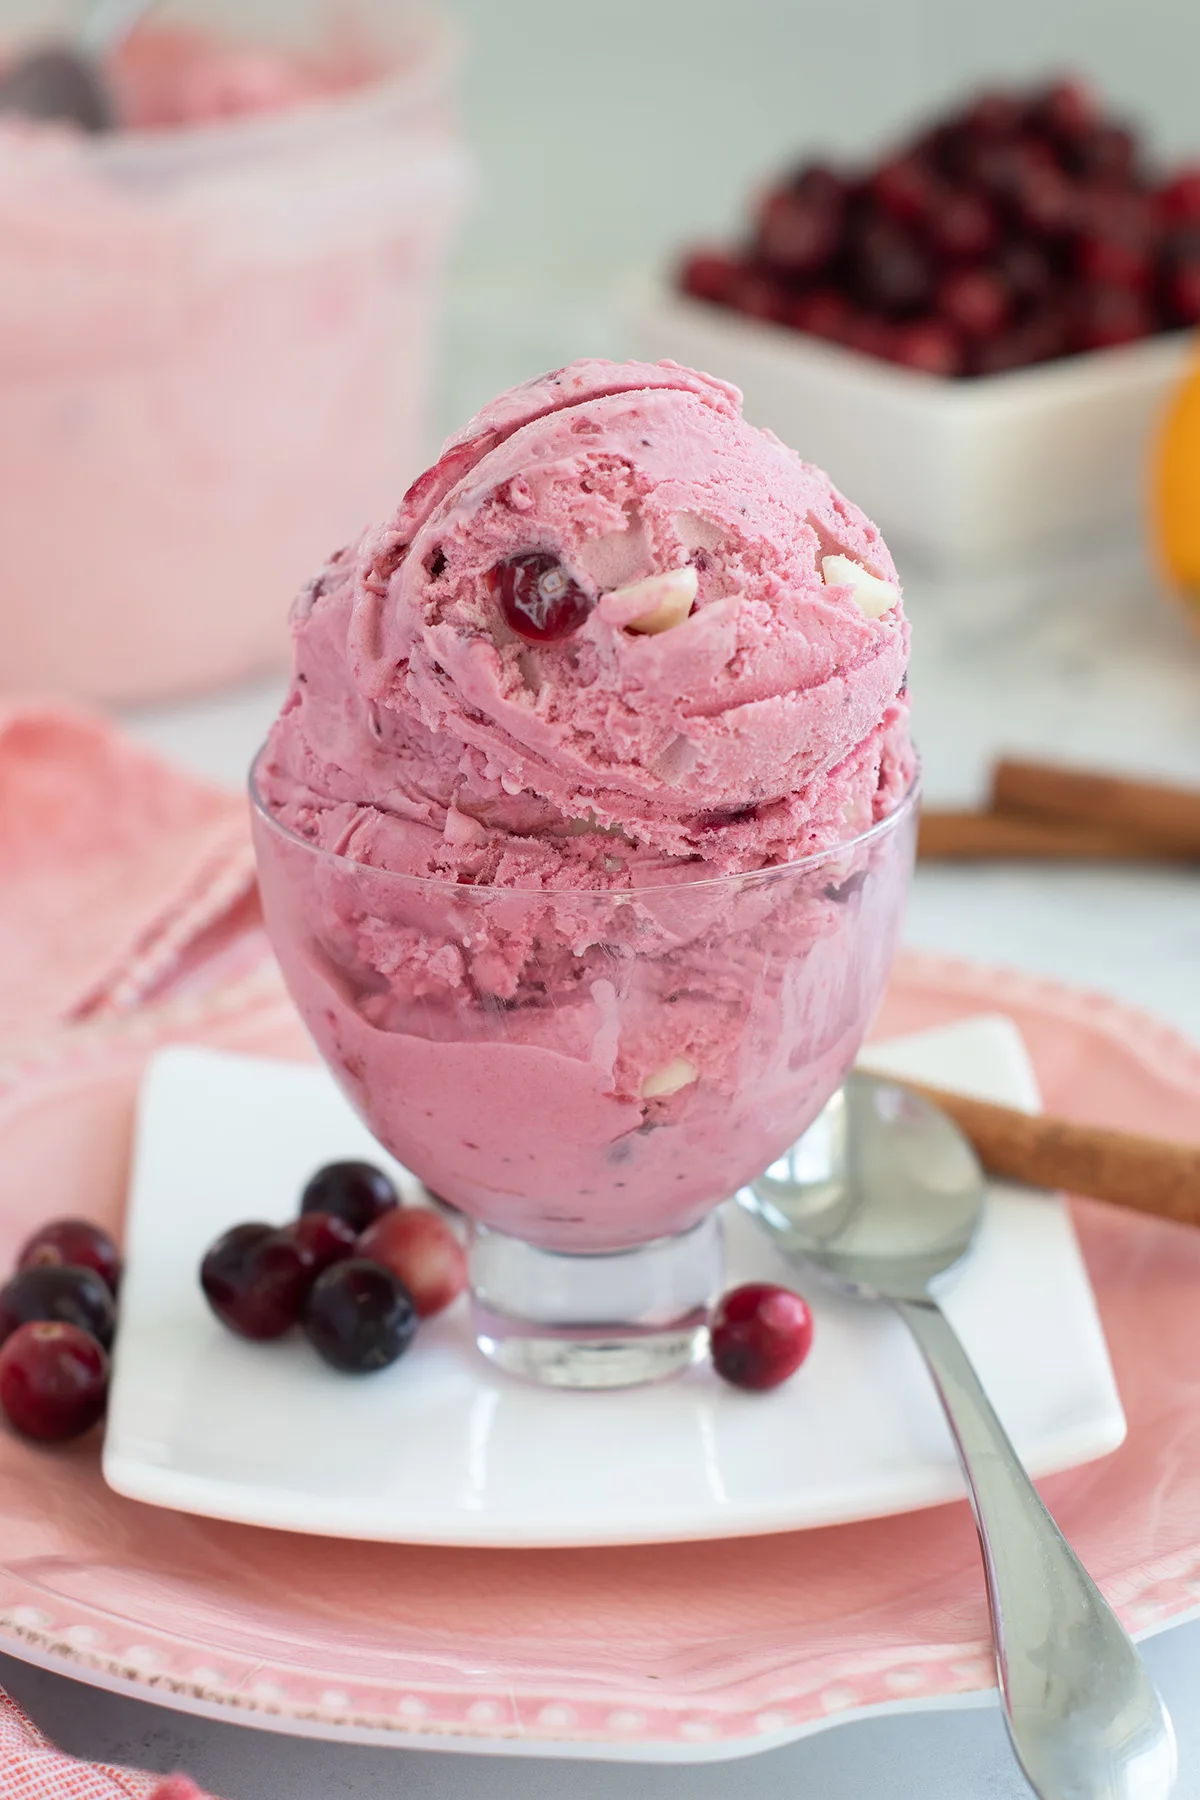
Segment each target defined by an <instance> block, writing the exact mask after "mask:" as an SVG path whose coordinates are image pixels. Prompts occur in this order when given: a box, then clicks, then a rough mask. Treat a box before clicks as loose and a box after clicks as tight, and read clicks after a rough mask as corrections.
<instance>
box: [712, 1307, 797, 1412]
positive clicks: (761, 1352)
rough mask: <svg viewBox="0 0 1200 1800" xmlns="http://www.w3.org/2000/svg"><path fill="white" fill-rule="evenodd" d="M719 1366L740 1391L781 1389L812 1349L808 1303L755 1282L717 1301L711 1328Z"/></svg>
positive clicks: (717, 1368)
mask: <svg viewBox="0 0 1200 1800" xmlns="http://www.w3.org/2000/svg"><path fill="white" fill-rule="evenodd" d="M709 1333H710V1339H711V1344H712V1360H713V1367H714V1368H715V1369H716V1371H717V1374H718V1375H723V1376H724V1378H725V1380H726V1381H729V1382H732V1384H733V1386H734V1387H741V1388H754V1389H758V1390H762V1389H764V1388H773V1387H778V1386H779V1384H780V1382H782V1381H786V1380H787V1378H788V1376H789V1375H794V1374H795V1373H796V1370H797V1369H798V1368H799V1367H800V1364H801V1363H802V1362H803V1361H804V1359H805V1357H806V1356H807V1355H808V1353H809V1351H810V1350H811V1348H812V1340H813V1319H812V1314H811V1312H810V1311H809V1310H808V1306H807V1303H806V1302H805V1301H804V1300H802V1299H801V1298H800V1295H799V1294H793V1293H791V1292H790V1291H789V1290H788V1289H787V1288H781V1287H772V1286H771V1285H770V1284H769V1283H768V1282H762V1281H751V1282H748V1283H747V1284H746V1286H745V1287H739V1288H734V1289H733V1290H732V1291H731V1292H730V1293H728V1294H725V1295H723V1296H722V1298H721V1299H720V1300H719V1301H718V1302H717V1306H716V1310H715V1311H714V1313H713V1316H712V1319H711V1321H710V1325H709Z"/></svg>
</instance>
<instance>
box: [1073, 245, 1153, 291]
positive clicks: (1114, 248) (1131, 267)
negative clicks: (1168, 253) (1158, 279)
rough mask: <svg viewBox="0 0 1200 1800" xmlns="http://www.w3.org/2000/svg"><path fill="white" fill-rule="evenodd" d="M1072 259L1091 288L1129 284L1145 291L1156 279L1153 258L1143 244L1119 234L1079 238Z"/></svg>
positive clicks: (1128, 286) (1077, 271) (1079, 273)
mask: <svg viewBox="0 0 1200 1800" xmlns="http://www.w3.org/2000/svg"><path fill="white" fill-rule="evenodd" d="M1072 261H1073V263H1074V266H1075V271H1076V273H1077V274H1078V276H1079V278H1080V280H1081V281H1083V282H1084V283H1085V284H1086V285H1087V286H1088V287H1127V288H1136V289H1137V290H1139V291H1144V290H1145V289H1146V288H1148V287H1149V286H1150V283H1151V282H1152V280H1153V279H1154V257H1153V255H1152V254H1151V252H1150V250H1149V248H1148V247H1147V246H1146V245H1145V244H1142V243H1137V242H1132V241H1130V240H1129V239H1128V238H1119V237H1080V238H1077V239H1076V240H1075V246H1074V251H1073V255H1072Z"/></svg>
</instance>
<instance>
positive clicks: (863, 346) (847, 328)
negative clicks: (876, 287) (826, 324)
mask: <svg viewBox="0 0 1200 1800" xmlns="http://www.w3.org/2000/svg"><path fill="white" fill-rule="evenodd" d="M895 336H896V326H895V325H894V324H893V323H892V321H891V320H890V319H881V318H880V317H879V315H878V313H869V312H863V311H862V310H861V309H860V308H858V307H851V308H850V309H849V310H848V312H847V314H846V317H845V318H844V319H843V321H842V325H841V328H840V330H839V331H838V334H837V341H838V343H839V344H844V345H845V347H846V349H847V350H857V351H858V352H859V354H860V356H878V357H882V358H884V359H885V360H890V358H891V356H892V351H893V347H894V343H895Z"/></svg>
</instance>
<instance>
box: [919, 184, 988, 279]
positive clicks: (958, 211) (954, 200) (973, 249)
mask: <svg viewBox="0 0 1200 1800" xmlns="http://www.w3.org/2000/svg"><path fill="white" fill-rule="evenodd" d="M926 232H927V235H928V238H929V242H930V244H931V245H932V246H933V248H934V249H935V250H936V251H937V253H938V255H939V256H942V257H945V258H946V259H947V260H948V261H950V262H977V261H979V260H980V259H981V258H983V257H985V256H989V255H990V254H991V252H992V251H993V250H994V249H995V247H996V243H997V240H998V238H999V235H1000V226H999V221H998V220H997V218H996V212H995V208H994V207H993V206H991V205H990V203H989V202H988V201H987V200H985V199H984V198H983V196H982V195H980V194H972V193H969V192H967V190H966V189H948V190H947V192H946V193H945V195H944V196H943V198H942V199H941V200H940V201H939V203H938V205H937V207H936V208H935V210H934V211H933V212H932V213H931V214H930V216H929V219H928V221H927V223H926Z"/></svg>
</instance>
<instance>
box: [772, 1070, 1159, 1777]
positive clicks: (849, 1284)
mask: <svg viewBox="0 0 1200 1800" xmlns="http://www.w3.org/2000/svg"><path fill="white" fill-rule="evenodd" d="M985 1195H986V1188H985V1185H984V1179H983V1173H982V1170H981V1169H980V1166H979V1163H978V1160H977V1159H976V1156H975V1153H974V1151H973V1150H972V1148H971V1146H970V1144H969V1143H968V1142H967V1140H966V1138H965V1137H963V1135H962V1134H961V1132H960V1131H959V1130H958V1127H957V1126H956V1125H955V1124H953V1123H952V1121H951V1120H950V1119H949V1118H947V1116H946V1115H945V1114H944V1113H943V1112H941V1111H939V1109H938V1108H937V1107H935V1106H934V1105H932V1104H931V1102H929V1101H927V1100H925V1099H922V1098H920V1097H919V1096H918V1095H916V1094H912V1093H910V1092H909V1091H908V1090H907V1089H906V1088H904V1087H902V1086H900V1085H899V1084H898V1083H896V1082H893V1081H886V1080H882V1079H880V1078H879V1077H877V1076H872V1075H865V1074H854V1075H851V1076H850V1077H849V1078H848V1080H847V1081H846V1084H845V1086H844V1087H843V1089H842V1090H841V1092H840V1093H839V1094H837V1095H836V1096H835V1097H834V1099H833V1100H832V1101H831V1102H830V1104H829V1105H828V1106H827V1107H826V1109H825V1111H824V1113H823V1114H822V1115H821V1117H820V1118H819V1119H818V1120H817V1122H816V1123H815V1125H814V1126H813V1127H812V1129H811V1130H810V1131H808V1132H806V1133H805V1135H804V1137H803V1138H801V1139H800V1140H799V1142H798V1143H796V1144H794V1145H793V1146H792V1148H791V1149H790V1150H788V1151H787V1152H785V1154H784V1155H783V1156H781V1157H780V1158H779V1159H778V1160H777V1161H776V1162H774V1163H773V1164H772V1165H771V1167H770V1168H769V1169H768V1170H767V1172H766V1174H765V1175H762V1176H760V1177H759V1179H758V1180H757V1181H755V1182H753V1183H751V1185H750V1186H749V1187H746V1188H744V1189H743V1190H742V1192H741V1193H740V1194H739V1196H738V1199H739V1201H740V1202H741V1204H742V1205H743V1206H744V1207H745V1208H746V1209H747V1210H748V1211H749V1212H751V1213H753V1215H754V1216H755V1218H757V1219H758V1220H759V1222H760V1223H761V1224H762V1225H763V1226H764V1227H765V1228H766V1230H767V1231H769V1232H770V1234H771V1235H772V1237H773V1238H774V1239H775V1240H776V1243H777V1245H778V1247H779V1248H780V1249H781V1250H782V1251H783V1252H784V1253H785V1254H786V1255H787V1256H790V1257H793V1258H795V1259H797V1260H799V1261H802V1262H804V1263H807V1264H808V1265H809V1266H810V1267H812V1268H813V1269H814V1270H815V1271H816V1272H817V1273H819V1274H820V1275H821V1276H822V1277H824V1278H825V1279H826V1280H828V1281H830V1282H832V1283H833V1284H834V1285H835V1286H836V1287H838V1288H840V1289H841V1290H842V1291H843V1292H846V1293H850V1294H854V1295H856V1296H858V1297H859V1298H861V1299H864V1300H874V1301H886V1302H889V1303H890V1304H891V1305H893V1306H894V1307H895V1308H896V1311H897V1312H898V1313H899V1314H900V1317H901V1318H902V1319H903V1320H904V1322H905V1324H906V1325H907V1326H908V1328H909V1330H910V1331H911V1332H912V1334H913V1336H914V1337H915V1339H916V1341H917V1343H918V1345H919V1347H920V1349H921V1353H922V1355H923V1356H924V1358H925V1361H926V1364H927V1365H928V1368H929V1371H930V1373H931V1375H932V1376H933V1379H934V1383H935V1385H936V1387H937V1390H938V1395H939V1398H940V1399H941V1402H942V1405H943V1407H944V1408H945V1411H946V1418H947V1421H948V1423H949V1425H950V1430H951V1433H952V1435H953V1438H954V1443H955V1448H956V1450H957V1452H958V1457H959V1461H960V1463H961V1464H962V1469H963V1474H964V1475H965V1477H966V1481H967V1488H968V1492H969V1494H970V1498H971V1505H972V1508H973V1510H974V1513H975V1521H976V1524H977V1525H978V1527H979V1539H980V1547H981V1549H982V1553H983V1564H984V1574H985V1578H986V1582H987V1594H988V1607H989V1612H990V1616H991V1625H992V1642H993V1646H994V1648H995V1653H996V1670H997V1676H998V1679H999V1684H1000V1694H1001V1699H1002V1702H1003V1705H1004V1714H1005V1722H1006V1724H1007V1726H1008V1734H1009V1737H1010V1739H1011V1741H1012V1746H1013V1749H1014V1751H1015V1752H1016V1756H1017V1759H1018V1761H1019V1762H1020V1764H1021V1767H1022V1769H1023V1770H1024V1772H1025V1774H1026V1776H1027V1778H1028V1780H1029V1783H1030V1786H1031V1787H1032V1789H1033V1791H1034V1792H1035V1793H1036V1794H1037V1795H1038V1796H1039V1800H1168V1797H1169V1796H1170V1795H1171V1793H1172V1792H1173V1791H1174V1787H1175V1777H1176V1751H1175V1735H1174V1731H1173V1729H1172V1726H1171V1721H1170V1718H1169V1716H1168V1714H1167V1712H1166V1709H1165V1707H1164V1706H1163V1703H1162V1700H1161V1699H1160V1697H1159V1695H1158V1692H1157V1690H1156V1688H1155V1686H1154V1684H1153V1682H1152V1681H1151V1680H1150V1677H1149V1674H1148V1673H1147V1671H1146V1668H1145V1665H1144V1664H1143V1662H1142V1660H1141V1658H1140V1657H1139V1655H1138V1653H1137V1651H1136V1649H1135V1648H1134V1646H1133V1644H1132V1642H1131V1641H1130V1639H1129V1637H1128V1636H1127V1634H1126V1632H1125V1630H1124V1628H1123V1627H1122V1625H1121V1623H1120V1621H1119V1620H1118V1619H1117V1617H1116V1614H1115V1613H1114V1612H1113V1611H1112V1609H1111V1607H1110V1606H1109V1605H1108V1603H1107V1601H1106V1600H1105V1599H1104V1597H1103V1595H1102V1594H1101V1593H1100V1591H1099V1589H1098V1588H1097V1587H1096V1585H1095V1583H1094V1582H1093V1581H1092V1579H1091V1577H1090V1576H1089V1575H1088V1573H1087V1571H1086V1569H1085V1568H1084V1567H1083V1565H1082V1563H1081V1562H1080V1561H1079V1559H1078V1557H1077V1556H1076V1555H1075V1553H1074V1551H1073V1550H1072V1549H1071V1547H1070V1545H1069V1544H1068V1543H1067V1541H1066V1539H1065V1538H1064V1537H1063V1535H1062V1533H1061V1532H1060V1531H1059V1529H1058V1526H1057V1525H1056V1524H1055V1523H1054V1520H1053V1519H1052V1518H1051V1516H1050V1514H1049V1513H1048V1512H1047V1510H1046V1508H1045V1506H1044V1505H1043V1503H1042V1500H1041V1498H1040V1496H1039V1495H1038V1492H1037V1490H1036V1488H1035V1487H1034V1486H1033V1483H1032V1482H1031V1481H1030V1479H1029V1476H1028V1475H1027V1474H1026V1473H1025V1470H1024V1468H1023V1467H1022V1465H1021V1462H1020V1460H1019V1458H1018V1457H1017V1454H1016V1452H1015V1450H1014V1449H1013V1447H1012V1445H1011V1443H1010V1442H1009V1440H1008V1436H1007V1434H1006V1433H1005V1430H1004V1427H1003V1426H1002V1425H1001V1423H1000V1421H999V1420H998V1419H997V1417H996V1414H995V1412H994V1410H993V1408H992V1405H991V1402H990V1401H989V1400H988V1397H987V1395H986V1393H985V1392H984V1389H983V1387H982V1385H981V1383H980V1380H979V1377H978V1375H977V1374H976V1373H975V1370H974V1368H973V1367H972V1365H971V1362H970V1360H969V1358H968V1356H967V1354H966V1352H965V1350H964V1349H963V1347H962V1345H961V1344H960V1343H959V1341H958V1338H957V1337H956V1336H955V1333H954V1330H953V1328H952V1327H951V1325H950V1324H949V1322H948V1320H947V1319H946V1317H945V1314H944V1313H943V1312H942V1311H941V1308H940V1307H939V1305H938V1301H937V1293H938V1291H939V1290H940V1288H941V1286H942V1285H943V1283H944V1282H945V1281H946V1280H947V1279H948V1278H949V1277H950V1276H951V1275H952V1274H953V1272H954V1270H955V1269H956V1268H958V1267H959V1266H960V1265H961V1264H962V1263H963V1261H964V1260H965V1258H966V1257H967V1256H968V1255H969V1254H970V1252H971V1249H972V1247H973V1245H974V1243H975V1239H976V1234H977V1232H978V1228H979V1223H980V1220H981V1218H982V1216H983V1210H984V1202H985Z"/></svg>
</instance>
